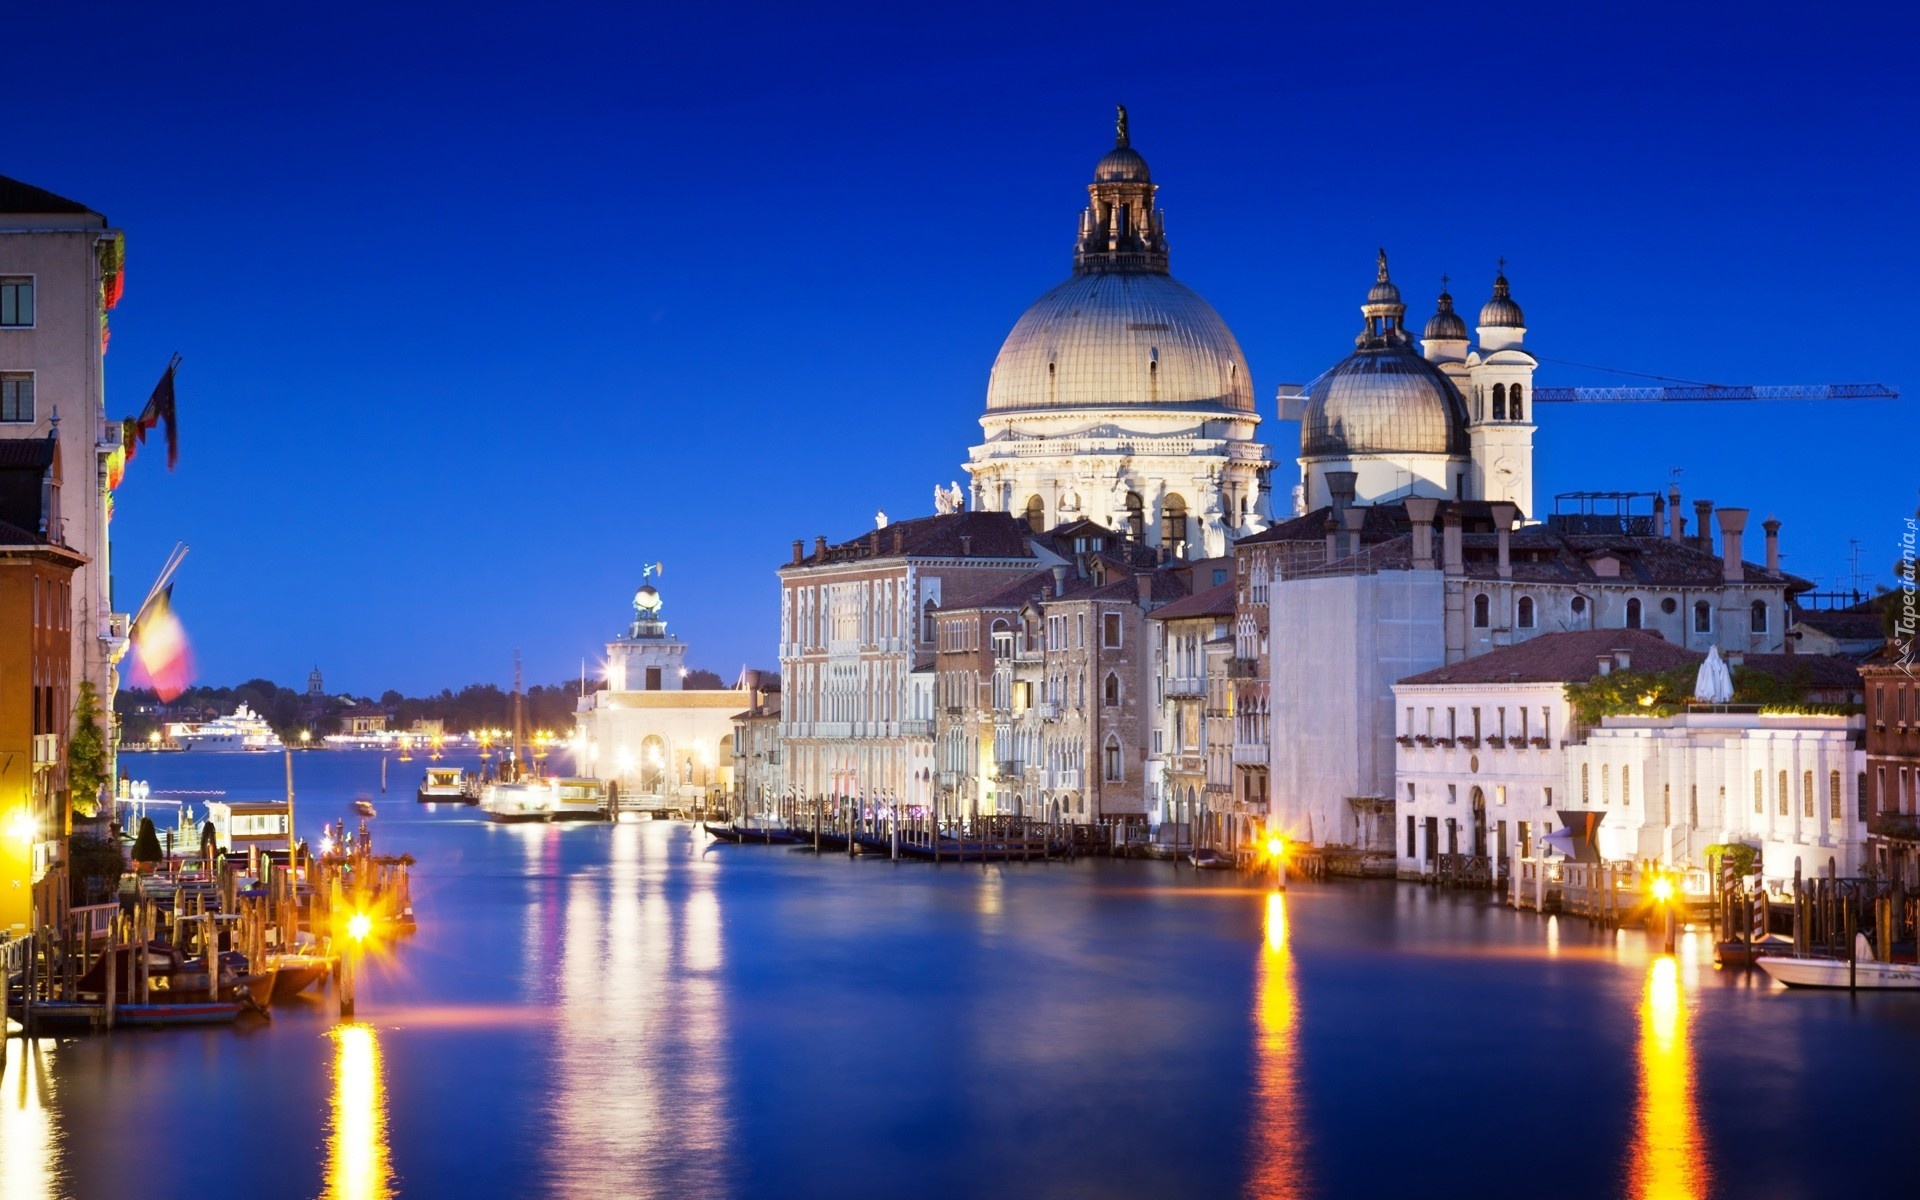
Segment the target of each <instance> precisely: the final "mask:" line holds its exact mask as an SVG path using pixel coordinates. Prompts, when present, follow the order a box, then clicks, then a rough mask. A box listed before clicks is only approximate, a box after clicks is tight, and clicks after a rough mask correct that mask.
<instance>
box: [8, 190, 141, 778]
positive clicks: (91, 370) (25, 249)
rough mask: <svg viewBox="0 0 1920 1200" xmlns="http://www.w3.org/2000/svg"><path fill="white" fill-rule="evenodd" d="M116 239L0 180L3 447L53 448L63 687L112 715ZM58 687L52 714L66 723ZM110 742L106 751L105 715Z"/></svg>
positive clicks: (98, 225) (91, 220)
mask: <svg viewBox="0 0 1920 1200" xmlns="http://www.w3.org/2000/svg"><path fill="white" fill-rule="evenodd" d="M124 245H125V243H124V239H123V238H122V236H121V233H120V231H119V230H117V229H114V228H111V227H110V226H109V225H108V223H107V219H106V218H105V217H103V216H101V215H100V214H99V213H96V212H94V211H92V210H91V209H89V208H88V207H87V206H86V205H84V204H80V203H78V202H76V201H73V200H68V199H66V198H65V197H62V196H56V195H54V194H53V193H52V192H49V191H45V190H43V189H41V188H37V187H34V186H32V185H31V184H26V183H22V182H20V181H18V180H14V179H8V178H5V177H0V442H6V441H12V440H14V439H23V438H24V439H32V440H35V441H42V440H45V439H47V438H49V437H51V438H52V439H53V440H54V444H55V446H56V447H57V453H58V455H59V459H60V476H61V480H62V482H63V485H64V492H65V495H64V502H63V504H62V506H61V513H60V527H59V530H58V531H57V532H56V533H55V534H54V535H53V540H54V541H56V542H59V543H60V544H63V545H65V546H68V547H71V548H72V550H73V551H74V552H75V553H77V554H78V555H80V557H81V559H82V562H81V563H80V564H79V565H78V566H77V567H76V568H75V570H74V573H73V581H72V587H71V593H70V595H69V597H68V599H67V601H66V602H67V603H68V604H69V606H70V609H69V613H68V620H67V629H68V630H69V634H68V636H69V638H70V640H71V642H72V649H71V659H72V664H73V673H72V679H71V682H72V683H73V684H78V682H79V681H80V680H82V679H85V680H89V681H91V682H92V683H93V686H94V690H95V691H96V692H97V693H98V694H99V696H100V705H101V708H102V710H103V711H104V712H106V713H108V714H111V713H112V712H113V696H114V693H115V691H116V690H117V688H118V682H119V678H118V672H117V671H116V670H115V668H114V663H115V662H116V661H117V659H118V657H119V655H120V653H121V652H122V651H123V650H124V649H125V646H126V637H127V623H128V617H127V615H126V614H124V613H115V612H114V611H113V591H112V587H111V585H110V578H111V576H110V568H111V562H110V559H109V555H108V550H107V518H108V514H109V513H110V511H111V502H110V497H111V495H112V485H113V484H114V483H116V482H117V479H116V478H114V477H113V472H114V470H115V468H116V464H117V463H118V461H119V459H118V452H119V451H120V439H121V429H120V424H119V422H117V421H109V420H107V417H106V383H105V354H106V347H107V313H108V310H110V309H111V308H112V307H113V306H114V304H116V303H117V302H118V301H119V298H120V285H121V279H122V259H123V250H124ZM73 700H74V696H73V692H72V688H71V687H67V688H65V689H64V690H63V691H62V692H61V693H60V694H59V695H58V696H57V697H55V698H54V700H53V704H54V706H55V707H56V708H57V709H58V710H59V714H60V715H59V721H60V722H61V723H62V724H64V723H65V722H67V721H68V720H69V719H70V718H71V715H72V712H73ZM106 719H107V723H108V731H107V732H108V740H109V745H110V746H111V744H112V741H113V729H112V721H113V718H112V717H111V715H109V716H108V717H107V718H106Z"/></svg>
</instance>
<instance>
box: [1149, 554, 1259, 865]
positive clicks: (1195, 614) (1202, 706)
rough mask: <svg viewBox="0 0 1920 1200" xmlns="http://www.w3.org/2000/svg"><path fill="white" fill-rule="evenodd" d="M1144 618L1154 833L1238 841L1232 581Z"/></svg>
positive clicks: (1241, 831)
mask: <svg viewBox="0 0 1920 1200" xmlns="http://www.w3.org/2000/svg"><path fill="white" fill-rule="evenodd" d="M1222 573H1223V574H1224V564H1223V566H1222ZM1148 621H1149V622H1150V628H1151V629H1152V633H1151V636H1152V637H1153V639H1154V650H1155V653H1154V659H1155V662H1156V664H1157V669H1156V671H1155V677H1154V684H1155V689H1154V690H1155V699H1156V701H1158V704H1159V711H1158V714H1157V715H1158V718H1159V719H1158V721H1157V722H1156V724H1155V727H1154V729H1153V730H1152V733H1151V736H1150V743H1149V748H1148V756H1149V757H1148V761H1149V764H1150V765H1157V766H1158V767H1159V768H1160V771H1159V774H1160V778H1159V779H1158V780H1156V781H1155V782H1156V783H1157V784H1158V787H1157V788H1156V791H1157V792H1158V795H1157V796H1154V797H1152V798H1151V800H1150V802H1149V803H1150V809H1151V813H1150V818H1151V821H1152V823H1153V824H1155V825H1157V826H1158V827H1159V828H1160V831H1161V834H1160V840H1161V841H1163V842H1167V843H1168V844H1171V845H1174V846H1181V845H1198V844H1215V845H1222V846H1225V847H1232V846H1236V845H1239V844H1241V843H1243V842H1246V841H1248V840H1250V839H1251V836H1252V835H1251V834H1250V833H1249V832H1248V831H1247V828H1246V821H1245V820H1244V819H1242V818H1244V817H1245V816H1246V811H1245V810H1244V809H1243V808H1238V807H1236V806H1234V804H1233V783H1232V775H1233V770H1232V757H1233V751H1232V747H1233V733H1234V729H1233V722H1232V718H1231V714H1232V708H1233V702H1232V699H1231V697H1230V694H1229V692H1228V678H1227V661H1228V659H1230V658H1231V657H1232V651H1233V645H1234V638H1233V621H1234V582H1233V581H1232V580H1231V579H1226V580H1224V581H1223V582H1221V583H1218V584H1214V585H1212V586H1210V587H1205V588H1203V589H1201V590H1199V591H1196V592H1195V593H1194V594H1192V595H1190V596H1187V597H1184V598H1182V599H1179V600H1175V601H1173V602H1172V603H1170V604H1168V605H1166V606H1165V607H1163V608H1160V609H1157V610H1155V611H1154V612H1152V613H1151V614H1149V616H1148ZM1258 815H1259V816H1260V817H1262V818H1264V816H1265V813H1264V811H1262V812H1261V813H1259V814H1258ZM1203 822H1208V823H1210V825H1211V826H1212V828H1210V829H1209V836H1202V834H1201V826H1202V823H1203Z"/></svg>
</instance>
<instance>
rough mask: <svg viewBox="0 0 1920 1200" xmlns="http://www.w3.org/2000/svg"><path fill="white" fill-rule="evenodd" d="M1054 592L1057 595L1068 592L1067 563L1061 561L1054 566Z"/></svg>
mask: <svg viewBox="0 0 1920 1200" xmlns="http://www.w3.org/2000/svg"><path fill="white" fill-rule="evenodd" d="M1053 594H1054V595H1055V596H1064V595H1066V594H1067V564H1065V563H1060V564H1058V565H1056V566H1055V567H1054V568H1053Z"/></svg>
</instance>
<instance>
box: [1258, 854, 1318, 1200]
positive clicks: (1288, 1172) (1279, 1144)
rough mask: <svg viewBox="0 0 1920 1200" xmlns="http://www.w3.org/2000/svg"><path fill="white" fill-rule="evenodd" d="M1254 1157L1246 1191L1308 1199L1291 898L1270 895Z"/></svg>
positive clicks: (1269, 1199) (1261, 977)
mask: <svg viewBox="0 0 1920 1200" xmlns="http://www.w3.org/2000/svg"><path fill="white" fill-rule="evenodd" d="M1255 987H1256V988H1257V992H1256V996H1255V1000H1254V1009H1253V1024H1254V1066H1253V1092H1254V1094H1253V1152H1252V1154H1251V1155H1249V1161H1250V1167H1249V1170H1250V1178H1249V1179H1248V1180H1247V1188H1246V1191H1247V1193H1248V1194H1249V1195H1254V1196H1260V1197H1263V1198H1266V1200H1288V1198H1290V1197H1294V1196H1300V1195H1304V1194H1306V1192H1307V1190H1308V1189H1307V1186H1306V1170H1305V1166H1304V1164H1305V1162H1306V1156H1305V1154H1304V1150H1305V1148H1306V1147H1305V1140H1306V1129H1305V1123H1304V1122H1303V1121H1302V1120H1301V1112H1300V1096H1299V1081H1298V1080H1297V1078H1296V1077H1295V1071H1294V1047H1295V1045H1296V1043H1297V1042H1298V1040H1299V1039H1298V1037H1297V1035H1296V1032H1295V1029H1294V1026H1295V1025H1296V1024H1297V1023H1298V1020H1299V1012H1298V1004H1297V1003H1296V1000H1295V997H1294V982H1293V959H1292V955H1291V953H1290V952H1289V950H1288V948H1287V897H1286V895H1285V894H1284V893H1281V892H1277V891H1276V892H1269V893H1268V894H1267V917H1266V941H1265V944H1264V945H1263V946H1262V947H1261V954H1260V966H1259V969H1258V975H1257V978H1256V982H1255Z"/></svg>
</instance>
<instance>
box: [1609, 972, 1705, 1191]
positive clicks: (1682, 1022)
mask: <svg viewBox="0 0 1920 1200" xmlns="http://www.w3.org/2000/svg"><path fill="white" fill-rule="evenodd" d="M1628 1171H1629V1174H1628V1182H1629V1189H1630V1191H1631V1194H1632V1195H1633V1196H1634V1197H1636V1198H1637V1200H1702V1198H1704V1197H1705V1196H1706V1195H1707V1193H1708V1191H1709V1188H1710V1186H1711V1183H1712V1179H1711V1176H1710V1173H1709V1172H1708V1169H1707V1155H1706V1143H1705V1140H1704V1138H1703V1137H1702V1136H1701V1132H1700V1113H1699V1110H1698V1108H1697V1107H1696V1105H1695V1102H1694V1076H1693V1051H1692V1046H1691V1044H1690V1042H1689V1035H1688V1028H1687V1008H1686V993H1685V992H1684V991H1683V990H1682V988H1681V986H1680V968H1679V964H1678V963H1676V962H1675V961H1674V960H1673V958H1672V956H1670V955H1661V956H1660V957H1659V958H1656V959H1654V960H1653V962H1652V963H1651V964H1650V965H1649V966H1648V968H1647V983H1646V990H1645V992H1644V993H1643V995H1642V997H1641V1001H1640V1095H1639V1103H1638V1119H1637V1121H1636V1122H1635V1127H1634V1137H1633V1159H1632V1164H1631V1166H1630V1167H1629V1168H1628Z"/></svg>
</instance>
